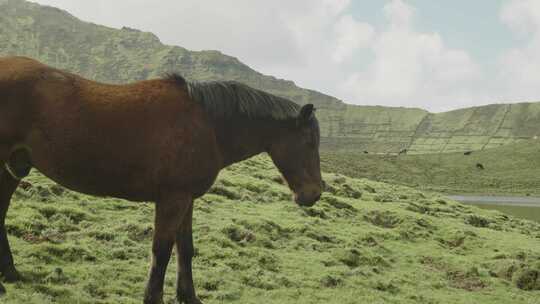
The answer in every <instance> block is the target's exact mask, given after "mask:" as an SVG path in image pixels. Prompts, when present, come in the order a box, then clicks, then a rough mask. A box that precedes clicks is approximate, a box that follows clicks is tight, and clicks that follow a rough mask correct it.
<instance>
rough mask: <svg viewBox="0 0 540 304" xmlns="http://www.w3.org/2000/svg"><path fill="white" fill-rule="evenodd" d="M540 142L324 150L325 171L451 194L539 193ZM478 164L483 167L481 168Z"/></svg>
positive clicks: (323, 165) (537, 194)
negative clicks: (421, 150)
mask: <svg viewBox="0 0 540 304" xmlns="http://www.w3.org/2000/svg"><path fill="white" fill-rule="evenodd" d="M539 156H540V142H539V141H537V140H531V141H524V142H521V143H517V144H512V145H506V146H502V147H498V148H493V149H487V150H483V151H473V152H472V153H470V155H465V154H464V153H462V152H460V153H441V154H425V155H381V154H365V153H363V152H362V153H358V152H354V153H346V152H343V153H323V155H322V156H321V158H322V160H321V162H322V163H321V166H322V167H323V169H324V170H325V171H327V172H335V173H340V174H345V175H348V176H351V177H356V178H369V179H372V180H377V181H384V182H388V183H398V184H402V185H407V186H410V187H414V188H418V189H422V190H435V191H438V192H443V193H451V194H462V193H464V194H467V193H468V194H492V195H495V194H502V195H536V196H539V195H540V157H539ZM480 165H481V166H480Z"/></svg>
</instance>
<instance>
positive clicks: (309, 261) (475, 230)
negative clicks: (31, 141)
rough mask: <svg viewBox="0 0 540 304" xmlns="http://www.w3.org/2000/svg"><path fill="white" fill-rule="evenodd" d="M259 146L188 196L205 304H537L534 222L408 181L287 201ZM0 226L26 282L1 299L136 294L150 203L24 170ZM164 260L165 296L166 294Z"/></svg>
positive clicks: (347, 185) (102, 298) (34, 303)
mask: <svg viewBox="0 0 540 304" xmlns="http://www.w3.org/2000/svg"><path fill="white" fill-rule="evenodd" d="M277 177H278V172H277V171H276V170H275V169H274V167H273V165H272V163H271V161H270V160H269V159H268V158H267V157H257V158H254V159H251V160H248V161H245V162H243V163H241V164H237V165H234V166H232V167H230V168H229V169H227V170H225V171H224V172H222V174H221V175H220V178H219V180H218V182H217V184H216V185H215V187H214V188H213V189H212V191H211V193H210V194H208V195H206V196H204V197H203V198H202V199H200V200H198V201H197V202H196V205H195V206H196V209H195V216H194V221H195V224H194V236H195V244H196V247H197V250H196V252H197V253H196V257H195V259H194V274H195V281H196V285H197V288H198V290H199V294H200V296H201V298H202V299H203V300H204V301H205V303H207V304H213V303H263V302H264V303H275V304H278V303H279V304H287V303H300V304H301V303H344V304H347V303H350V304H353V303H399V304H407V303H410V304H413V303H414V304H416V303H441V304H446V303H453V304H459V303H463V304H465V303H467V304H468V303H475V304H481V303H489V304H497V303H500V304H507V303H513V304H520V303H523V304H525V303H537V301H538V299H539V298H540V276H539V275H538V274H539V272H540V263H539V261H540V254H539V253H540V242H538V240H539V238H540V224H537V223H533V222H529V221H524V220H519V219H516V218H513V217H509V216H506V215H503V214H501V213H499V212H496V211H486V210H480V209H477V208H475V207H471V206H465V205H461V204H459V203H456V202H454V201H451V200H448V199H445V198H442V197H440V196H439V195H437V194H432V193H424V192H420V191H417V190H413V189H411V188H406V187H401V186H394V185H389V184H384V183H378V182H372V181H368V180H365V179H362V180H358V179H352V178H348V177H345V176H341V175H336V174H325V176H324V178H325V180H326V181H327V182H328V188H327V192H325V193H324V194H323V197H322V199H321V201H320V202H319V203H318V204H317V205H316V206H315V207H314V208H308V209H303V208H300V207H298V206H296V205H295V204H294V203H292V202H291V200H290V192H289V190H288V189H287V188H286V187H285V186H284V185H282V183H281V182H280V179H279V178H277ZM28 181H30V182H31V184H32V186H30V187H26V188H25V189H19V190H18V191H17V192H16V195H15V201H14V203H13V207H12V210H10V213H9V215H8V219H7V229H8V231H9V234H10V236H11V240H12V243H13V247H14V248H13V249H14V254H15V258H16V264H17V265H18V267H19V270H21V271H22V273H23V275H24V276H25V277H26V279H27V280H26V282H22V283H17V284H6V288H7V290H8V294H7V295H6V296H4V297H3V298H2V299H1V300H0V301H1V302H2V303H6V304H19V303H27V304H38V303H39V304H43V303H66V304H67V303H69V304H71V303H81V304H84V303H88V304H90V303H119V304H123V303H140V299H141V297H142V293H143V289H144V288H143V287H144V284H145V279H146V274H147V267H148V264H149V259H148V256H149V248H150V243H151V235H152V218H153V216H152V214H153V208H152V207H153V206H152V205H150V204H136V203H129V202H124V201H121V200H116V199H110V198H106V199H103V198H95V197H89V196H84V195H80V194H76V193H72V192H69V191H67V190H65V189H63V188H61V187H59V186H57V185H54V184H52V183H51V182H50V181H49V180H47V179H45V178H43V177H42V176H40V175H38V174H36V173H33V174H32V176H31V177H30V178H29V179H28ZM174 269H175V265H174V258H173V262H172V263H171V265H170V266H169V272H168V276H167V281H166V290H165V301H166V303H172V299H173V297H174V280H175V275H174Z"/></svg>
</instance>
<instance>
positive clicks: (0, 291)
mask: <svg viewBox="0 0 540 304" xmlns="http://www.w3.org/2000/svg"><path fill="white" fill-rule="evenodd" d="M5 293H6V289H5V288H4V285H2V283H0V296H2V295H3V294H5Z"/></svg>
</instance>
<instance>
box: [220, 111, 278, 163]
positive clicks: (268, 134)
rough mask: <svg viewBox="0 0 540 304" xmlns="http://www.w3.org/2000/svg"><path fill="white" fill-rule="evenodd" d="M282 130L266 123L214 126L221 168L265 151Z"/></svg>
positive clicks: (226, 123)
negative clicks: (221, 163) (220, 157)
mask: <svg viewBox="0 0 540 304" xmlns="http://www.w3.org/2000/svg"><path fill="white" fill-rule="evenodd" d="M281 129H282V128H280V127H279V124H278V123H269V122H267V121H249V120H238V121H226V122H220V123H218V124H217V125H216V136H217V141H218V145H219V150H220V152H221V156H222V159H223V167H227V166H229V165H231V164H233V163H236V162H239V161H242V160H244V159H248V158H250V157H252V156H254V155H257V154H259V153H262V152H265V151H267V149H268V147H269V146H270V144H271V143H272V142H273V141H274V140H275V139H276V138H278V137H279V135H280V132H281V131H282V130H281Z"/></svg>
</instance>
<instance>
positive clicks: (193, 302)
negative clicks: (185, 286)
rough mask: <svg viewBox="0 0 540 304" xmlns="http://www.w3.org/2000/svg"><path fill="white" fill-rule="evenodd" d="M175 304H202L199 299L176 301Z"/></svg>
mask: <svg viewBox="0 0 540 304" xmlns="http://www.w3.org/2000/svg"><path fill="white" fill-rule="evenodd" d="M176 304H204V303H203V302H202V301H201V300H199V298H193V299H190V300H184V299H179V298H177V299H176Z"/></svg>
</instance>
